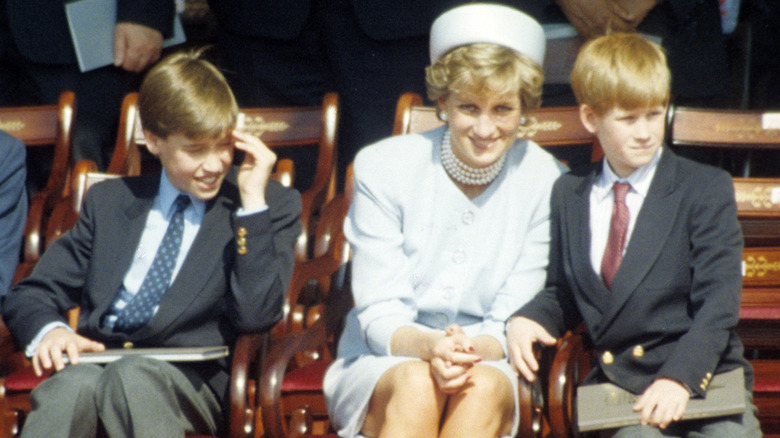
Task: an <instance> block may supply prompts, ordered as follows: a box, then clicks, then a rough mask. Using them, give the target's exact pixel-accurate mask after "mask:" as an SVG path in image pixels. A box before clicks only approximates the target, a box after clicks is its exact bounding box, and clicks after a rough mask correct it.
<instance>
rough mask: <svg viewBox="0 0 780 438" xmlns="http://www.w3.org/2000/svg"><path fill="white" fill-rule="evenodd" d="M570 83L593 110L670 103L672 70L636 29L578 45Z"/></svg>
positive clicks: (661, 53)
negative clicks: (635, 31)
mask: <svg viewBox="0 0 780 438" xmlns="http://www.w3.org/2000/svg"><path fill="white" fill-rule="evenodd" d="M570 80H571V87H572V89H573V90H574V95H575V96H576V98H577V102H578V103H579V104H586V105H588V106H589V107H590V108H591V109H592V110H593V111H594V112H595V113H596V114H598V115H604V114H606V113H607V112H608V111H609V110H610V109H612V108H615V107H621V108H624V109H636V108H642V107H648V106H655V105H666V104H667V103H669V96H670V87H671V73H670V72H669V67H668V65H667V64H666V54H665V53H664V51H663V49H662V48H661V47H660V46H659V45H658V44H656V43H654V42H652V41H650V40H647V39H646V38H644V37H642V36H640V35H638V34H635V33H621V32H616V33H612V34H609V35H604V36H600V37H596V38H594V39H592V40H590V41H588V42H586V43H585V44H584V45H583V46H582V48H581V49H580V52H579V54H578V55H577V59H576V60H575V61H574V67H573V68H572V72H571V76H570Z"/></svg>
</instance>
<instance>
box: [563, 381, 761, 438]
mask: <svg viewBox="0 0 780 438" xmlns="http://www.w3.org/2000/svg"><path fill="white" fill-rule="evenodd" d="M637 398H639V396H638V395H636V394H632V393H630V392H628V391H626V390H625V389H623V388H620V387H619V386H617V385H614V384H612V383H600V384H596V385H583V386H580V387H579V388H577V411H576V413H575V415H576V417H577V427H578V429H579V431H580V432H587V431H589V430H598V429H612V428H616V427H623V426H628V425H631V424H639V413H638V412H634V410H633V409H632V406H633V405H634V402H636V400H637ZM745 409H746V406H745V373H744V371H743V370H742V368H736V369H733V370H731V371H727V372H725V373H721V374H718V375H716V376H714V377H713V378H712V381H711V382H710V385H709V388H708V389H707V394H706V397H705V398H691V399H690V400H688V406H687V407H686V409H685V413H684V414H683V417H682V420H693V419H700V418H708V417H720V416H724V415H735V414H741V413H743V412H745Z"/></svg>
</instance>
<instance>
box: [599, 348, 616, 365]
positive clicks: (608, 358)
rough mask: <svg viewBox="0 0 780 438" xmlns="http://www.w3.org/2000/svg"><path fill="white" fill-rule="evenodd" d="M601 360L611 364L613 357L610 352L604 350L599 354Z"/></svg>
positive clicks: (605, 363)
mask: <svg viewBox="0 0 780 438" xmlns="http://www.w3.org/2000/svg"><path fill="white" fill-rule="evenodd" d="M601 361H602V362H604V365H611V364H612V362H614V361H615V357H614V356H612V353H611V352H609V351H605V352H604V354H602V355H601Z"/></svg>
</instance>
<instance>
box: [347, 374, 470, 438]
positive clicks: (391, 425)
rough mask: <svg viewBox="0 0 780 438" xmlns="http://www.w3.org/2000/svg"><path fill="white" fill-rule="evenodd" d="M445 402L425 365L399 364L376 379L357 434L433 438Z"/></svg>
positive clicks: (378, 437) (376, 437)
mask: <svg viewBox="0 0 780 438" xmlns="http://www.w3.org/2000/svg"><path fill="white" fill-rule="evenodd" d="M445 401H446V396H445V395H444V394H442V393H441V392H439V391H438V389H437V387H436V383H435V382H434V380H433V377H432V376H431V371H430V365H429V364H428V362H424V361H421V360H414V361H408V362H403V363H401V364H398V365H396V366H394V367H393V368H390V369H389V370H387V371H386V372H385V373H384V374H383V375H382V377H381V378H380V379H379V382H378V383H377V385H376V388H374V394H373V395H372V396H371V401H370V402H369V404H368V414H367V415H366V419H365V421H364V422H363V428H362V429H361V433H362V434H363V435H366V436H367V437H371V438H385V437H392V438H407V437H421V438H422V437H426V438H430V437H436V436H438V432H439V424H440V419H441V414H442V411H443V410H444V404H445ZM473 436H477V435H473Z"/></svg>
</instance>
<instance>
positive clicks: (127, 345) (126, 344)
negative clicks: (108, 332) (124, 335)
mask: <svg viewBox="0 0 780 438" xmlns="http://www.w3.org/2000/svg"><path fill="white" fill-rule="evenodd" d="M133 347H135V345H133V343H132V342H130V341H125V343H124V344H122V348H127V349H130V348H133Z"/></svg>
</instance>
